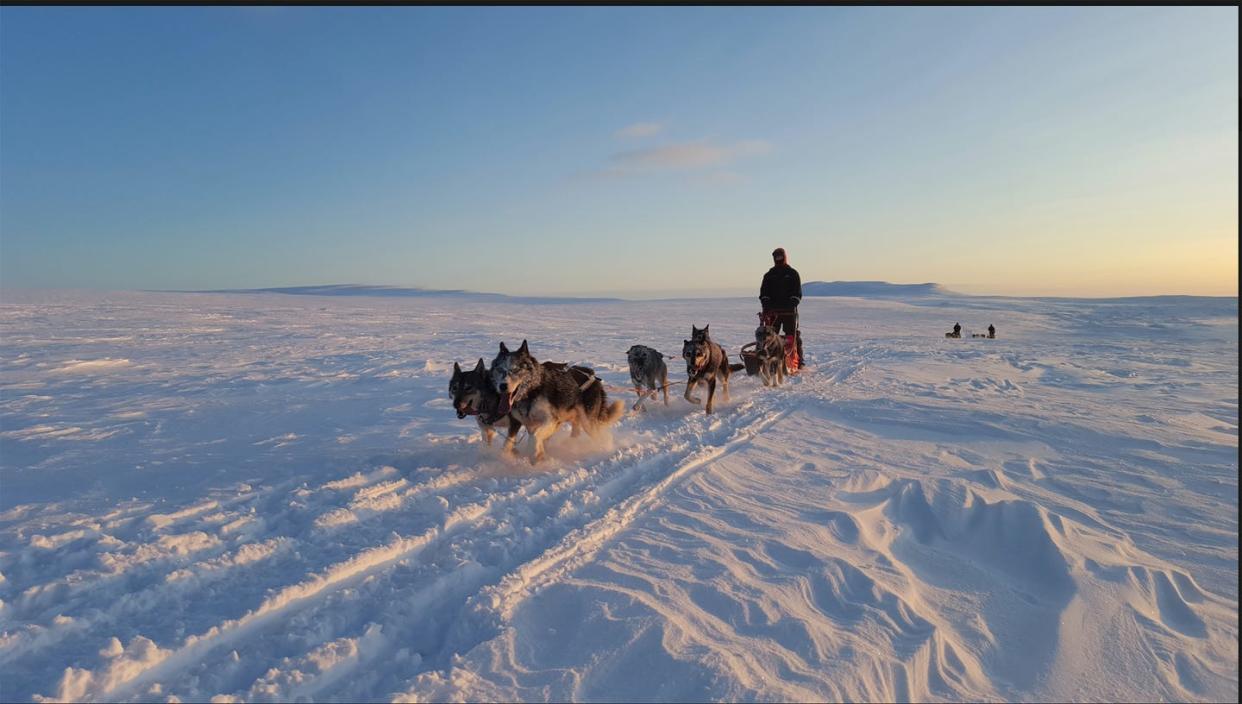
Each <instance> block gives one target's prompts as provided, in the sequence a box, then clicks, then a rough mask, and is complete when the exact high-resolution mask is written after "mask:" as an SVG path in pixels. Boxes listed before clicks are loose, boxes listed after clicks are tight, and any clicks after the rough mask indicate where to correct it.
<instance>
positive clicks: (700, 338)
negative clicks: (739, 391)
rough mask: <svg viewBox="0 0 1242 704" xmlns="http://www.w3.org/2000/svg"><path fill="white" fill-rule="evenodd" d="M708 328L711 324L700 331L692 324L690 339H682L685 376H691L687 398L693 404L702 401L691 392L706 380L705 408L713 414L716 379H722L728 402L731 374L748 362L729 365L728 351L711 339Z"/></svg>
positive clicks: (687, 387)
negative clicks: (726, 352)
mask: <svg viewBox="0 0 1242 704" xmlns="http://www.w3.org/2000/svg"><path fill="white" fill-rule="evenodd" d="M709 327H711V326H709V325H704V326H703V329H702V330H700V329H698V328H696V327H694V326H693V325H691V326H690V339H689V340H683V341H682V346H681V356H682V357H683V358H685V360H686V376H687V377H689V378H688V379H687V380H686V393H685V399H686V400H687V401H689V402H690V403H702V402H703V401H702V400H701V399H699V398H697V397H694V396H691V395H690V392H691V391H693V390H694V387H695V385H697V384H698V383H699V382H700V381H705V382H707V407H706V409H705V410H706V411H707V412H708V413H711V412H712V409H713V407H714V401H715V398H716V381H717V380H719V381H720V383H721V387H722V389H721V391H722V393H723V394H724V400H725V401H728V400H729V373H730V372H736V371H738V370H740V369H744V368H745V366H746V365H744V364H729V356H728V355H727V354H725V351H724V349H723V348H722V347H721V346H720V345H718V344H716V343H715V342H712V339H711V336H710V335H709V334H708V332H707V329H708V328H709Z"/></svg>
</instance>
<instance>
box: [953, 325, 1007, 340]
mask: <svg viewBox="0 0 1242 704" xmlns="http://www.w3.org/2000/svg"><path fill="white" fill-rule="evenodd" d="M944 336H945V337H947V338H951V339H955V340H956V339H958V338H960V337H961V336H962V324H961V323H953V329H952V330H950V331H949V332H946V333H945V334H944ZM970 336H971V337H979V338H987V339H989V340H995V339H996V326H994V325H988V334H986V335H984V334H983V333H981V332H976V333H971V334H970Z"/></svg>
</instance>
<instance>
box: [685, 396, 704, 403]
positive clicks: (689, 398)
mask: <svg viewBox="0 0 1242 704" xmlns="http://www.w3.org/2000/svg"><path fill="white" fill-rule="evenodd" d="M686 400H687V401H689V402H690V403H698V404H701V403H703V399H702V398H700V397H698V396H687V397H686Z"/></svg>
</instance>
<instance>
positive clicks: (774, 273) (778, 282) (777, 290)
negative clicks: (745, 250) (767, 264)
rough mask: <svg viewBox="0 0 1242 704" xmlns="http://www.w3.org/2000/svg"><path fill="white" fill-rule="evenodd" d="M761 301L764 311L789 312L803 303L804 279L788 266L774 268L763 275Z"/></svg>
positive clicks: (760, 292) (760, 290)
mask: <svg viewBox="0 0 1242 704" xmlns="http://www.w3.org/2000/svg"><path fill="white" fill-rule="evenodd" d="M759 301H760V303H762V304H763V309H764V310H773V309H775V310H782V309H784V310H789V309H793V308H797V307H798V304H799V303H801V302H802V277H800V276H798V271H797V270H796V269H794V268H793V267H792V266H789V265H788V264H786V265H784V266H774V267H772V268H771V269H768V273H766V274H764V275H763V284H762V285H761V286H760V287H759Z"/></svg>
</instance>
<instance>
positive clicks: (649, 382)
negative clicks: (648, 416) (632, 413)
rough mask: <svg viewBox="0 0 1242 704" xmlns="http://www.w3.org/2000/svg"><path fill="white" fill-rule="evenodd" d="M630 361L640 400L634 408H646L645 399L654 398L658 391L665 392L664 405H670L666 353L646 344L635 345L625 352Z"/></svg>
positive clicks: (631, 378)
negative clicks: (663, 353) (665, 361)
mask: <svg viewBox="0 0 1242 704" xmlns="http://www.w3.org/2000/svg"><path fill="white" fill-rule="evenodd" d="M625 358H626V360H627V361H629V363H630V381H632V382H634V393H636V394H638V400H637V401H635V402H634V409H635V410H637V409H639V408H644V406H643V401H646V400H647V399H648V398H654V397H655V395H656V393H658V392H660V391H663V392H664V405H665V406H667V405H668V365H667V364H665V363H664V355H662V354H660V353H659V351H657V350H654V349H652V348H650V347H647V346H645V345H634V346H633V347H631V348H630V349H629V350H627V351H626V353H625Z"/></svg>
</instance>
